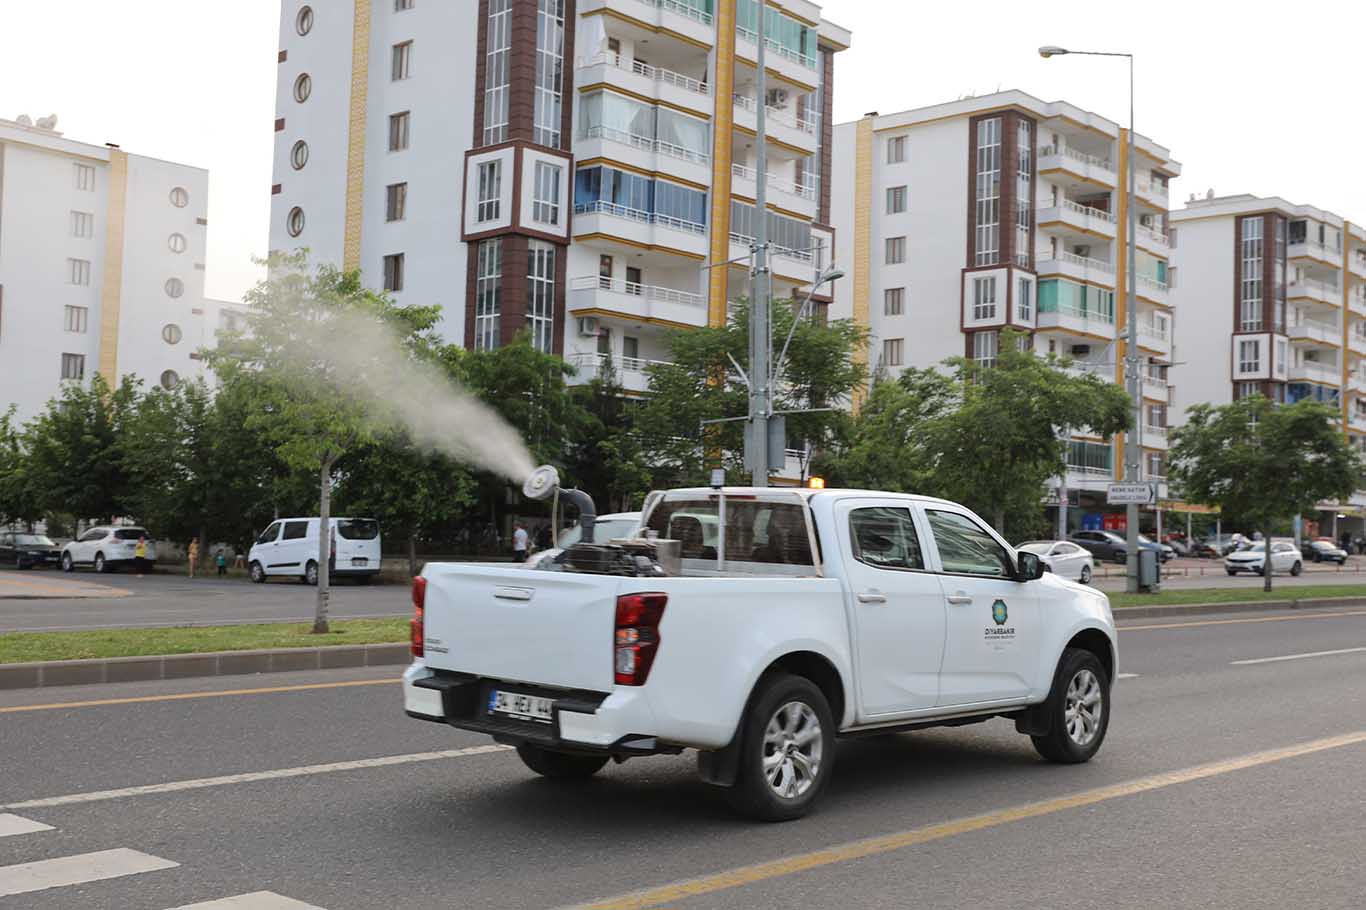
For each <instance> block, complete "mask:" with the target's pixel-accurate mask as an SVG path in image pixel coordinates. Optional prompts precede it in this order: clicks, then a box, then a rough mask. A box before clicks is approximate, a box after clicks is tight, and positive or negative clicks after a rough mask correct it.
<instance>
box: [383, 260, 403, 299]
mask: <svg viewBox="0 0 1366 910" xmlns="http://www.w3.org/2000/svg"><path fill="white" fill-rule="evenodd" d="M384 289H385V290H386V291H401V290H403V254H402V253H390V254H389V255H388V256H385V257H384Z"/></svg>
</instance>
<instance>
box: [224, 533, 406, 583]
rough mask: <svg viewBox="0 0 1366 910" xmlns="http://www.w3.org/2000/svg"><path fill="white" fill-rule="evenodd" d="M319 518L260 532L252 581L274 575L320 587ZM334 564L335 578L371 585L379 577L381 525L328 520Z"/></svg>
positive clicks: (252, 563) (249, 562) (249, 564)
mask: <svg viewBox="0 0 1366 910" xmlns="http://www.w3.org/2000/svg"><path fill="white" fill-rule="evenodd" d="M318 522H319V519H317V518H281V519H279V520H277V521H275V522H272V523H271V526H270V527H268V528H266V529H265V530H264V531H262V532H261V536H260V537H258V538H256V543H254V544H252V547H251V553H249V554H248V555H247V568H248V570H249V571H250V572H251V580H252V581H254V582H256V583H257V584H260V583H261V582H263V581H265V580H266V578H268V577H269V576H271V575H287V576H292V577H294V578H301V579H303V581H304V584H310V585H316V584H317V583H318ZM329 524H330V525H331V531H332V538H333V540H334V541H335V546H334V547H333V561H332V565H331V566H330V567H329V569H328V574H329V575H330V576H331V577H332V578H339V577H340V578H355V579H356V580H357V581H360V582H362V583H365V582H368V581H369V580H370V579H371V578H372V577H374V576H376V575H378V574H379V544H380V538H379V522H378V521H375V519H373V518H333V519H330V520H329Z"/></svg>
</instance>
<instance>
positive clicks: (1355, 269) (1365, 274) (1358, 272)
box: [1347, 256, 1366, 280]
mask: <svg viewBox="0 0 1366 910" xmlns="http://www.w3.org/2000/svg"><path fill="white" fill-rule="evenodd" d="M1347 262H1348V268H1350V269H1351V270H1352V274H1353V275H1355V276H1356V277H1357V278H1360V279H1362V280H1366V259H1363V258H1362V257H1360V256H1352V257H1349V258H1348V260H1347Z"/></svg>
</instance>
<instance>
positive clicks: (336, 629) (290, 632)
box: [0, 618, 408, 664]
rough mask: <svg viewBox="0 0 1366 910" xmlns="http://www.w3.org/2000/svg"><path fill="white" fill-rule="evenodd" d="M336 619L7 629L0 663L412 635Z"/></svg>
mask: <svg viewBox="0 0 1366 910" xmlns="http://www.w3.org/2000/svg"><path fill="white" fill-rule="evenodd" d="M330 625H331V628H332V631H331V632H330V633H328V634H326V635H313V634H311V633H310V631H309V630H310V629H311V628H312V623H270V624H265V625H248V626H171V627H164V628H155V629H90V630H75V631H71V632H4V633H0V664H18V663H31V662H34V661H44V660H82V659H89V658H100V657H145V656H150V655H156V654H196V653H200V652H204V651H254V650H261V649H266V648H317V647H328V646H336V645H374V644H392V643H398V642H404V641H407V640H408V620H407V619H406V618H394V619H345V620H338V621H335V622H332V623H330Z"/></svg>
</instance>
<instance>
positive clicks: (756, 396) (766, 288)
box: [749, 0, 773, 487]
mask: <svg viewBox="0 0 1366 910" xmlns="http://www.w3.org/2000/svg"><path fill="white" fill-rule="evenodd" d="M755 9H756V10H757V15H758V20H759V21H758V23H757V24H756V26H755V32H756V34H757V35H758V39H757V43H758V46H759V49H758V53H757V54H756V56H755V65H756V69H757V70H758V79H757V81H756V83H755V95H756V96H757V97H755V99H754V121H755V131H754V132H755V137H754V155H755V162H754V262H753V267H752V270H751V272H750V288H751V291H750V301H749V375H750V385H749V425H750V440H751V444H750V452H749V454H750V457H751V459H753V460H752V462H751V463H750V470H751V472H752V477H751V481H750V482H751V483H752V484H753V485H754V486H756V487H766V486H768V464H769V452H768V418H769V416H770V412H771V411H772V410H773V398H772V392H771V388H770V381H771V380H770V377H769V364H768V356H769V347H770V345H771V344H772V340H771V339H770V338H769V332H770V312H769V310H770V308H771V307H772V304H773V299H772V298H773V282H772V275H771V274H770V272H769V268H768V252H769V250H768V70H767V64H766V57H767V53H766V52H767V50H768V47H767V44H768V38H767V32H766V29H765V28H764V24H765V22H764V20H765V19H767V18H768V17H767V16H766V15H765V13H766V12H767V9H768V7H767V5H766V4H765V3H763V2H762V0H761V2H759V3H756V4H755Z"/></svg>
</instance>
